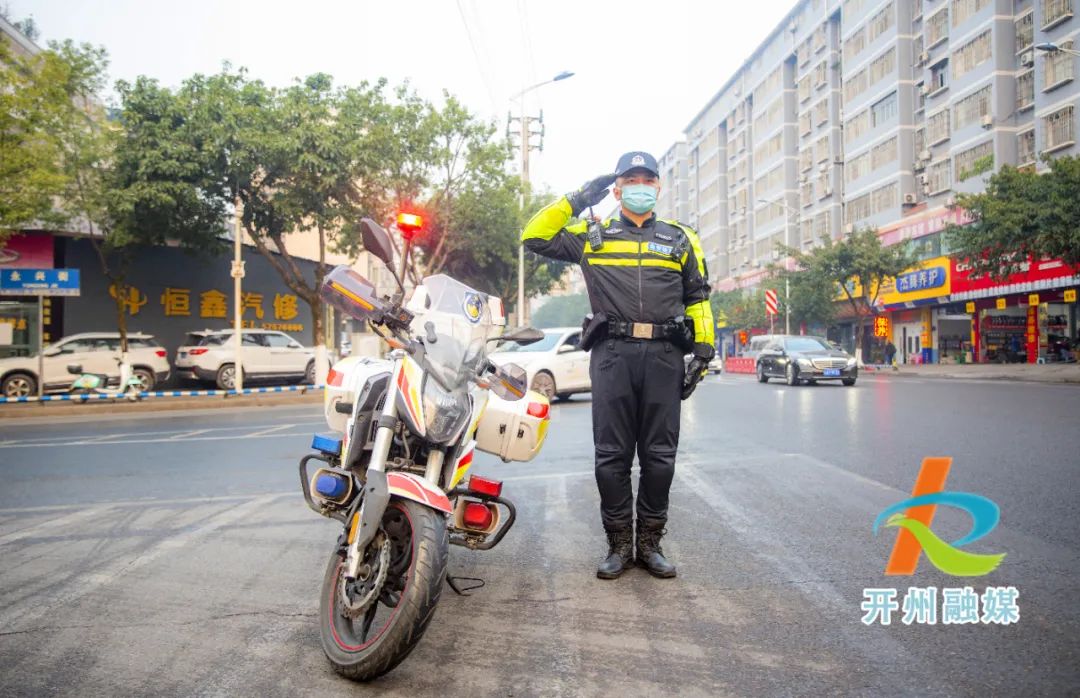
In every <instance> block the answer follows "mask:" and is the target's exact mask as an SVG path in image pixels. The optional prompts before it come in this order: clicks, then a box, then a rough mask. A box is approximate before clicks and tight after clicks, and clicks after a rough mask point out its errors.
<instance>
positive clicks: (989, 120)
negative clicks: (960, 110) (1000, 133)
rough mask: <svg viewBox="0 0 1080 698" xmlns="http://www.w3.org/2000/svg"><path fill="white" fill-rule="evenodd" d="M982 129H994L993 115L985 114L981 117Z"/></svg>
mask: <svg viewBox="0 0 1080 698" xmlns="http://www.w3.org/2000/svg"><path fill="white" fill-rule="evenodd" d="M982 127H983V128H994V115H993V114H985V115H984V116H983V118H982Z"/></svg>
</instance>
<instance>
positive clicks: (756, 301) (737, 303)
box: [709, 288, 769, 331]
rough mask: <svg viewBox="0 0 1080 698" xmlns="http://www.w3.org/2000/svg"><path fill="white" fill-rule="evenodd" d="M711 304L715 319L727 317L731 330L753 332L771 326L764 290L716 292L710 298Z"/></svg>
mask: <svg viewBox="0 0 1080 698" xmlns="http://www.w3.org/2000/svg"><path fill="white" fill-rule="evenodd" d="M709 304H710V305H711V306H712V311H713V317H715V318H720V317H726V318H727V323H728V328H729V329H731V330H734V331H738V330H751V329H756V328H759V327H766V326H768V324H769V319H768V317H767V316H766V314H765V291H764V289H760V288H755V289H752V290H743V289H736V290H732V291H715V292H713V294H712V295H711V296H710V297H709Z"/></svg>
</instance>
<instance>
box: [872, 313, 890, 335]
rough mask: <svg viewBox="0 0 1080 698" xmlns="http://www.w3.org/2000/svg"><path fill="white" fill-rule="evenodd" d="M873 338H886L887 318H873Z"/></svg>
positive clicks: (887, 333) (887, 331) (887, 330)
mask: <svg viewBox="0 0 1080 698" xmlns="http://www.w3.org/2000/svg"><path fill="white" fill-rule="evenodd" d="M874 336H875V337H888V336H890V332H889V318H887V317H885V316H884V315H878V316H877V317H875V318H874Z"/></svg>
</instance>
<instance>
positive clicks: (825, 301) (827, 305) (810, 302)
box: [768, 267, 836, 326]
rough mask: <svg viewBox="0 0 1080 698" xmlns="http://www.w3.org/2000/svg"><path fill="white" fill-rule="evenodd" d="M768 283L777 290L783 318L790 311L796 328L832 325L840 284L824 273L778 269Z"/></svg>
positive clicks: (778, 303) (776, 268) (773, 270)
mask: <svg viewBox="0 0 1080 698" xmlns="http://www.w3.org/2000/svg"><path fill="white" fill-rule="evenodd" d="M785 282H786V284H787V285H786V286H785ZM768 283H769V285H770V286H771V287H772V288H775V289H777V294H776V296H777V298H776V299H777V305H778V310H779V312H780V317H784V313H785V312H790V313H791V324H792V325H793V326H795V325H798V324H802V323H805V324H807V325H828V324H829V323H831V322H832V320H833V318H834V317H835V315H836V283H835V282H833V281H832V280H831V279H829V278H827V277H825V276H823V275H821V274H815V273H813V272H810V271H808V270H788V269H784V268H782V267H774V268H773V269H772V274H771V275H770V277H769V282H768Z"/></svg>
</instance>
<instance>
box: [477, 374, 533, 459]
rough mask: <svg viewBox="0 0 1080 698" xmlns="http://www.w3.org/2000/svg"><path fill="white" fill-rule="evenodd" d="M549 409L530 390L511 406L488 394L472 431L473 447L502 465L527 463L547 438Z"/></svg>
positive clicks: (505, 401) (510, 403) (509, 402)
mask: <svg viewBox="0 0 1080 698" xmlns="http://www.w3.org/2000/svg"><path fill="white" fill-rule="evenodd" d="M550 413H551V406H550V404H549V403H548V399H547V398H546V397H544V396H543V395H541V394H540V393H538V392H535V391H532V390H530V391H529V392H528V393H526V394H525V397H524V398H522V399H520V400H514V401H513V402H511V401H508V400H503V399H502V398H500V397H498V396H497V395H494V394H492V395H491V397H490V399H489V400H488V403H487V408H486V409H485V410H484V413H483V415H481V417H480V422H479V424H478V426H477V427H476V447H477V448H478V449H480V450H481V451H484V452H486V453H492V454H494V455H496V456H498V457H499V458H502V459H503V460H504V461H506V462H510V461H518V462H528V461H531V460H532V459H533V458H535V457H536V454H538V453H540V449H541V448H542V447H543V446H544V439H545V438H546V437H547V430H548V425H549V424H550V421H549V420H550Z"/></svg>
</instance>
